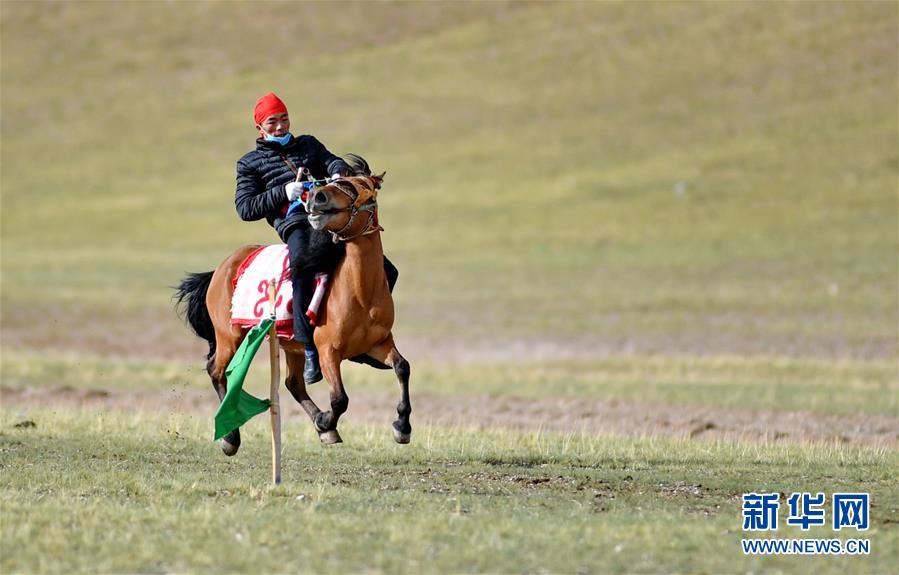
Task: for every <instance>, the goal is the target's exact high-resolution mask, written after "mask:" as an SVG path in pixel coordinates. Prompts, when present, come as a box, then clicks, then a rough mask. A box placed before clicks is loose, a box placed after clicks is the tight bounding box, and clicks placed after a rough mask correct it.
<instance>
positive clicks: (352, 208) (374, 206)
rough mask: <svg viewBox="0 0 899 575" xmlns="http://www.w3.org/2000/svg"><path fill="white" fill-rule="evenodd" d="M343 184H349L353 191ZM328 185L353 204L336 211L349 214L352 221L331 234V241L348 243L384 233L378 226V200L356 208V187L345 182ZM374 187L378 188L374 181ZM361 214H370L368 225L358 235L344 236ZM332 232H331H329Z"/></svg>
mask: <svg viewBox="0 0 899 575" xmlns="http://www.w3.org/2000/svg"><path fill="white" fill-rule="evenodd" d="M343 184H349V185H350V188H352V191H350V190H347V189H346V187H345V186H344V185H343ZM328 185H331V186H334V187H335V188H337V189H338V190H339V191H340V192H341V193H342V194H343V195H345V196H346V197H348V198H349V199H350V201H351V202H352V203H351V204H350V205H349V206H348V207H346V208H343V209H340V210H334V211H335V212H349V213H350V219H349V220H348V221H347V223H346V225H345V226H343V227H342V228H340V229H339V230H338V231H336V232H333V231H332V232H331V240H332V241H333V242H334V243H335V244H336V243H337V242H347V241H349V240H353V239H356V238H358V237H361V236H366V235H368V234H373V233H375V232H379V231H382V230H383V228H382V227H381V226H379V225H378V220H377V217H378V215H377V214H378V202H377V200H372V201H370V202H367V203H365V204H362V205H361V206H359V207H356V200H358V199H359V192H357V191H356V187H355V186H354V185H353V184H352V183H351V182H347V181H344V180H334V181H332V182H330V183H329V184H328ZM372 186H373V187H376V184H375V182H374V180H372ZM359 212H368V223H367V224H366V225H365V227H364V228H363V229H362V231H361V232H359V233H357V234H353V235H351V236H344V235H343V234H344V233H346V231H347V230H348V229H350V228H351V227H353V222H354V221H356V216H358V215H359ZM329 231H330V230H329Z"/></svg>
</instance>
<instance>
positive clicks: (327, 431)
mask: <svg viewBox="0 0 899 575" xmlns="http://www.w3.org/2000/svg"><path fill="white" fill-rule="evenodd" d="M320 353H321V367H322V374H323V375H324V376H325V379H326V380H327V381H328V385H329V386H330V388H331V410H330V411H325V412H322V413H319V414H318V415H316V416H315V429H316V430H317V431H318V436H319V438H321V440H322V443H324V444H325V445H331V444H332V443H342V442H343V439H341V437H340V434H339V433H337V420H338V419H340V416H341V415H343V414H344V412H346V409H347V406H348V405H349V404H350V398H349V397H347V394H346V390H345V389H344V388H343V378H342V377H341V375H340V356H339V355H337V354H336V353H335V352H334V351H332V350H325V351H321V350H320Z"/></svg>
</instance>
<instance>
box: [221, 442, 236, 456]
mask: <svg viewBox="0 0 899 575" xmlns="http://www.w3.org/2000/svg"><path fill="white" fill-rule="evenodd" d="M221 446H222V451H223V452H224V453H225V455H227V456H228V457H233V456H234V455H237V450H238V449H240V446H239V445H231V444H230V443H228V442H227V441H225V440H224V439H223V440H222V441H221Z"/></svg>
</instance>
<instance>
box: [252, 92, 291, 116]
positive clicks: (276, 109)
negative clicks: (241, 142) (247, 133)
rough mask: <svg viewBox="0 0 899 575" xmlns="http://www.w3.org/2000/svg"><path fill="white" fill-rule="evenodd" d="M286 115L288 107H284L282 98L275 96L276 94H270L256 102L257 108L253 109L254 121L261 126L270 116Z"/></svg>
mask: <svg viewBox="0 0 899 575" xmlns="http://www.w3.org/2000/svg"><path fill="white" fill-rule="evenodd" d="M286 113H287V106H285V105H284V102H282V101H281V98H279V97H278V96H275V93H274V92H269V93H268V94H266V95H265V96H263V97H261V98H259V99H258V100H256V107H255V108H254V109H253V120H255V122H256V123H257V124H261V123H262V122H264V121H265V119H266V118H268V117H269V116H273V115H275V114H286Z"/></svg>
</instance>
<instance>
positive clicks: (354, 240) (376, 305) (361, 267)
mask: <svg viewBox="0 0 899 575" xmlns="http://www.w3.org/2000/svg"><path fill="white" fill-rule="evenodd" d="M354 159H358V160H359V161H358V162H356V163H355V165H354V167H355V168H356V174H357V175H355V176H351V177H346V178H342V179H340V180H337V181H334V182H331V183H329V184H328V185H326V186H323V187H321V188H318V189H315V190H313V191H311V192H309V194H308V196H307V200H306V211H307V212H308V213H309V214H310V215H309V223H310V224H311V225H312V227H313V229H315V230H326V231H328V232H330V233H331V235H332V237H333V239H334V241H335V242H345V243H346V253H345V255H344V257H343V259H342V260H341V261H340V262H339V263H338V264H337V268H336V269H335V270H334V272H333V274H332V279H331V281H330V286H329V288H328V289H329V293H328V295H327V298H326V300H325V303H324V304H323V309H322V310H321V311H320V313H319V315H318V325H317V327H316V329H315V332H314V337H315V345H316V347H318V350H319V357H320V361H321V368H322V373H323V375H324V376H325V379H326V380H327V381H328V385H329V386H330V390H331V409H330V410H329V411H322V410H320V409H319V408H318V406H317V405H316V404H315V403H314V402H313V401H312V399H311V398H310V397H309V394H308V393H307V392H306V385H305V383H304V382H303V365H304V362H305V355H304V353H303V345H302V344H298V343H296V342H294V341H293V340H289V341H284V342H282V348H283V349H284V352H285V356H286V360H287V378H286V380H285V385H286V387H287V389H288V390H289V391H290V393H291V395H293V397H294V399H296V401H297V402H298V403H299V404H300V405H301V406H302V407H303V409H304V410H305V411H306V413H307V414H308V415H309V417H310V418H311V419H312V422H313V424H314V426H315V429H316V431H317V432H318V434H319V437H320V438H321V441H322V443H325V444H332V443H339V442H341V441H342V440H341V438H340V435H339V434H338V433H337V421H338V419H340V416H341V415H342V414H343V413H344V412H345V411H346V409H347V406H348V404H349V398H348V397H347V394H346V390H345V389H344V386H343V378H342V377H341V374H340V363H341V362H342V361H343V360H345V359H349V358H358V357H359V356H362V355H363V354H364V355H366V356H368V357H367V358H365V359H366V362H367V363H371V364H372V365H376V366H377V365H379V364H383V365H382V367H383V366H387V367H392V368H393V370H394V372H395V373H396V376H397V379H398V380H399V384H400V392H401V397H400V402H399V404H398V405H397V414H398V415H399V417H398V418H397V420H396V421H394V422H393V437H394V439H395V440H396V442H397V443H409V441H410V439H411V437H412V426H411V425H410V424H409V415H410V414H411V412H412V406H411V404H410V402H409V375H410V367H409V362H408V361H406V360H405V359H404V358H403V356H402V355H400V352H399V351H397V349H396V345H395V344H394V342H393V334H392V332H391V328H392V327H393V317H394V309H393V298H392V297H391V295H390V291H389V289H388V285H387V279H386V277H385V274H384V264H383V251H382V247H381V235H380V231H381V228H380V227H379V226H378V224H377V202H376V200H377V193H378V189H379V188H380V184H381V181H382V180H383V174H381V175H380V176H372V175H371V172H370V170H369V169H368V166H367V164H365V162H364V160H361V158H354ZM257 247H258V246H243V247H241V248H239V249H238V250H237V251H235V252H234V253H233V254H231V256H229V257H228V258H227V259H226V260H225V261H224V262H222V263H221V265H219V266H218V268H216V270H215V271H214V272H206V273H200V274H190V275H189V276H188V277H187V278H185V279H184V280H183V281H182V282H181V285H180V286H179V288H178V292H177V294H176V298H177V301H178V303H179V304H181V303H186V316H187V317H186V319H187V321H188V323H189V324H190V326H191V327H192V328H193V329H194V332H196V333H197V335H199V336H200V337H202V338H204V339H206V340H207V341H208V342H209V355H208V356H207V357H208V362H207V365H206V370H207V372H208V373H209V376H210V378H211V379H212V385H213V387H214V388H215V391H216V392H217V393H218V396H219V401H221V400H222V398H224V396H225V391H226V389H227V382H226V380H225V368H226V367H227V366H228V363H229V362H230V361H231V358H232V357H233V356H234V353H235V352H236V350H237V348H238V346H239V345H240V343H241V341H242V340H243V338H244V336H245V335H246V331H244V330H243V329H241V328H240V327H238V326H235V325H232V324H231V321H230V320H231V312H230V309H231V296H232V294H233V291H234V290H233V288H232V285H233V284H232V280H233V279H234V277H235V274H236V273H237V269H238V267H239V266H240V264H241V262H243V261H244V259H245V258H246V257H247V255H249V254H250V252H252V251H253V250H254V249H256V248H257ZM185 300H186V302H185ZM372 360H374V361H372ZM221 446H222V451H224V452H225V454H226V455H234V454H236V453H237V450H238V448H239V447H240V430H234V431H233V432H231V433H230V434H228V435H226V436H225V437H224V438H223V439H222V443H221Z"/></svg>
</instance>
